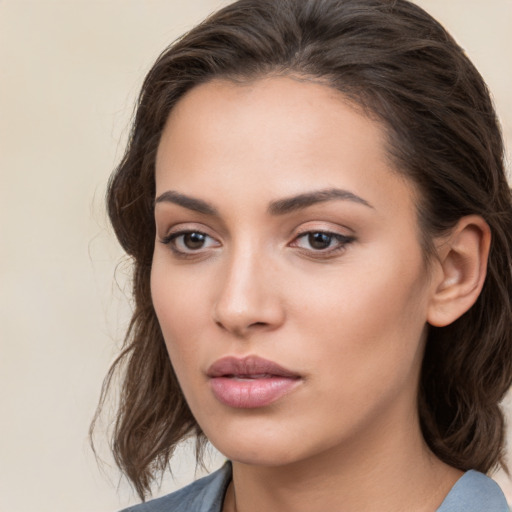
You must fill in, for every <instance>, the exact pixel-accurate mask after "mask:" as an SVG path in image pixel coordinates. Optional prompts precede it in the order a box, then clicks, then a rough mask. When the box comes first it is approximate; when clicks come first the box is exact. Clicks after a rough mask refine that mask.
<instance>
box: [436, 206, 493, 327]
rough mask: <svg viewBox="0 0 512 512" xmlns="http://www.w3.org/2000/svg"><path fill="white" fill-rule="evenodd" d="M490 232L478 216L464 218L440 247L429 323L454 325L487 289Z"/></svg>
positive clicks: (485, 223)
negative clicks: (484, 287)
mask: <svg viewBox="0 0 512 512" xmlns="http://www.w3.org/2000/svg"><path fill="white" fill-rule="evenodd" d="M490 243H491V231H490V229H489V225H488V224H487V222H485V220H484V219H483V218H482V217H480V216H478V215H468V216H466V217H462V218H461V219H460V220H459V222H458V223H457V224H456V226H455V227H454V228H453V230H452V231H451V233H450V235H448V236H447V237H443V239H442V241H441V242H440V243H439V246H438V257H439V260H438V265H439V272H438V273H437V276H438V277H437V279H435V281H434V282H433V283H432V284H433V287H434V288H433V293H432V297H431V300H430V304H429V309H428V316H427V321H428V323H429V324H431V325H433V326H436V327H444V326H446V325H449V324H451V323H452V322H454V321H455V320H457V318H459V317H460V316H462V315H463V314H464V313H465V312H466V311H468V310H469V309H470V308H471V306H473V304H474V303H475V302H476V300H477V299H478V296H479V295H480V292H481V291H482V287H483V285H484V281H485V276H486V273H487V259H488V256H489V247H490Z"/></svg>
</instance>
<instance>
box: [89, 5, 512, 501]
mask: <svg viewBox="0 0 512 512" xmlns="http://www.w3.org/2000/svg"><path fill="white" fill-rule="evenodd" d="M268 74H282V75H287V74H293V75H295V76H297V75H299V76H302V77H305V78H312V79H320V80H322V81H323V82H324V83H326V84H327V85H329V86H330V87H333V88H334V89H337V90H338V91H341V92H342V93H343V94H344V95H345V96H346V97H348V98H349V99H350V100H351V101H352V102H353V103H355V104H357V105H359V106H360V107H362V109H363V110H364V111H365V112H366V113H367V114H368V115H370V116H372V117H373V118H375V119H378V120H379V121H380V122H381V123H382V124H383V126H384V128H385V131H386V133H387V149H388V152H389V155H390V156H391V158H392V159H393V162H394V164H395V167H396V169H398V171H399V172H401V173H403V174H404V175H405V176H407V177H408V179H410V180H412V182H413V183H415V184H416V187H417V189H418V190H419V196H420V199H419V204H418V207H417V208H418V219H419V225H420V227H421V232H422V240H423V246H424V251H425V254H426V256H427V258H428V257H429V255H430V256H431V255H432V254H433V245H432V240H433V238H434V237H435V236H438V235H440V234H442V233H444V232H446V231H447V230H449V229H450V228H452V227H453V226H454V225H455V224H456V223H457V221H458V220H459V219H460V218H461V217H463V216H465V215H469V214H477V215H480V216H482V217H483V218H484V219H485V220H486V222H487V223H488V224H489V226H490V229H491V233H492V243H491V249H490V257H489V263H488V273H487V279H486V282H485V285H484V288H483V290H482V293H481V295H480V297H479V298H478V300H477V302H476V303H475V305H474V306H473V307H472V308H471V309H470V310H469V311H468V312H467V313H466V314H464V315H463V316H462V317H461V318H459V319H458V320H457V321H455V322H454V323H453V324H451V325H449V326H447V327H443V328H433V327H431V328H430V329H429V333H428V339H427V344H426V351H425V355H424V362H423V368H422V374H421V382H420V388H419V397H418V407H419V415H420V421H421V427H422V431H423V435H424V438H425V440H426V442H427V443H428V445H429V447H430V449H431V450H432V451H433V452H434V453H435V454H436V455H437V457H439V458H440V459H441V460H443V461H444V462H446V463H447V464H449V465H451V466H454V467H456V468H459V469H461V470H468V469H477V470H480V471H482V472H488V471H490V470H491V469H493V468H494V467H496V466H497V465H498V464H499V463H501V464H504V460H503V446H504V418H503V413H502V411H501V410H500V406H499V404H500V401H501V400H502V398H503V396H504V393H505V392H506V391H507V390H508V388H509V387H510V384H511V379H512V206H511V192H510V188H509V186H508V184H507V180H506V176H505V172H504V163H503V162H504V150H503V142H502V136H501V133H500V128H499V124H498V122H497V119H496V114H495V111H494V108H493V104H492V101H491V99H490V95H489V92H488V90H487V87H486V84H485V82H484V80H483V79H482V77H481V76H480V74H479V73H478V71H477V70H476V69H475V67H474V66H473V65H472V63H471V62H470V61H469V59H468V58H467V56H466V55H465V53H464V51H463V50H462V49H461V48H460V47H459V46H458V45H457V43H456V42H455V41H454V40H453V38H452V37H451V36H450V35H449V34H448V33H447V32H446V31H445V29H444V28H443V27H442V26H441V25H440V24H439V23H438V22H436V21H435V20H434V19H433V18H432V17H430V16H429V15H428V14H427V13H425V12H424V11H423V10H422V9H421V8H419V7H418V6H416V5H414V4H412V3H410V2H408V1H405V0H239V1H237V2H235V3H233V4H230V5H228V6H227V7H225V8H224V9H222V10H220V11H218V12H217V13H215V14H214V15H212V16H211V17H209V18H207V19H206V20H205V21H204V22H203V23H201V24H200V25H198V26H197V27H196V28H194V29H193V30H191V31H190V32H188V33H187V34H186V35H184V36H183V37H182V38H180V39H179V40H177V41H176V42H175V43H173V44H172V45H171V46H169V47H168V48H167V49H166V50H165V51H164V52H163V53H162V54H161V55H160V57H159V58H158V59H157V61H156V63H155V64H154V66H153V67H152V69H151V70H150V72H149V74H148V75H147V77H146V79H145V81H144V84H143V86H142V91H141V93H140V97H139V99H138V104H137V109H136V115H135V119H134V123H133V126H132V131H131V135H130V139H129V142H128V145H127V148H126V152H125V154H124V157H123V158H122V161H121V163H120V164H119V166H118V167H117V169H116V170H115V172H114V173H113V175H112V177H111V179H110V183H109V188H108V197H107V205H108V213H109V216H110V219H111V222H112V225H113V227H114V229H115V232H116V235H117V237H118V239H119V242H120V243H121V245H122V247H123V248H124V250H125V251H126V252H127V254H128V255H129V256H130V257H131V259H132V261H133V297H134V304H135V306H134V311H133V317H132V319H131V323H130V327H129V329H128V333H127V335H126V339H125V345H124V348H123V351H122V353H121V354H120V356H119V357H118V358H117V359H116V360H115V362H114V363H113V365H112V367H111V368H110V371H109V373H108V375H107V377H106V379H105V382H104V386H103V390H102V396H101V398H100V405H99V409H98V412H97V415H98V413H99V411H100V409H101V406H102V404H104V401H105V397H106V396H107V393H108V391H109V389H110V388H112V387H113V385H112V384H113V376H114V375H115V374H117V372H120V374H121V376H122V381H121V388H120V401H119V407H118V411H117V416H116V422H115V425H114V431H113V440H112V449H113V453H114V456H115V459H116V462H117V463H118V465H119V466H120V468H121V470H122V471H123V472H124V473H125V474H126V475H127V476H128V478H129V479H130V480H131V482H132V483H133V485H134V486H135V488H136V490H137V492H138V494H139V495H140V497H141V498H142V499H145V496H146V495H147V494H149V493H150V490H151V484H152V482H153V480H154V478H155V477H156V475H158V474H159V473H160V471H162V470H164V469H165V468H166V467H167V466H168V464H169V460H170V458H171V456H172V453H173V451H174V449H175V447H176V445H177V444H178V443H179V442H180V441H181V440H182V439H184V438H185V437H187V436H197V437H196V439H197V440H198V443H199V447H201V446H202V445H203V443H204V440H205V438H204V435H203V434H202V432H201V429H200V427H199V426H198V424H197V423H196V421H195V419H194V417H193V416H192V414H191V412H190V410H189V408H188V406H187V403H186V402H185V399H184V397H183V394H182V392H181V390H180V387H179V384H178V382H177V379H176V376H175V374H174V371H173V368H172V366H171V363H170V361H169V357H168V355H167V351H166V348H165V344H164V340H163V337H162V333H161V330H160V327H159V325H158V321H157V318H156V315H155V311H154V309H153V304H152V300H151V293H150V285H149V282H150V272H151V260H152V253H153V245H154V239H155V226H154V218H153V203H154V196H155V178H154V167H155V155H156V151H157V147H158V144H159V141H160V137H161V134H162V131H163V128H164V125H165V123H166V120H167V118H168V116H169V113H170V112H171V110H172V109H173V107H174V106H175V105H176V103H177V102H178V101H179V100H180V98H181V97H182V96H183V95H184V94H185V93H186V92H187V91H189V90H190V89H192V88H193V87H195V86H197V85H198V84H201V83H205V82H208V81H209V80H212V79H214V78H224V79H228V80H233V81H248V80H253V79H255V78H258V77H261V76H265V75H268ZM97 415H96V417H95V418H97ZM93 426H94V422H93Z"/></svg>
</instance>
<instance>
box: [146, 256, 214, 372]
mask: <svg viewBox="0 0 512 512" xmlns="http://www.w3.org/2000/svg"><path fill="white" fill-rule="evenodd" d="M204 292H205V285H204V282H201V281H200V280H199V279H198V278H197V276H196V277H194V276H186V274H184V273H183V272H180V271H179V269H178V270H177V271H175V270H174V271H173V270H170V269H169V268H168V267H167V265H166V264H165V258H162V257H158V256H155V258H154V260H153V267H152V271H151V296H152V299H153V306H154V308H155V312H156V315H157V318H158V322H159V324H160V328H161V329H162V333H163V335H164V339H165V343H166V345H167V351H168V352H169V356H170V357H171V360H172V363H173V366H174V367H175V370H176V371H177V372H179V368H177V366H178V367H179V366H180V365H181V364H183V363H186V362H187V360H188V359H189V357H191V356H192V355H193V354H194V347H195V345H196V343H195V337H196V335H197V330H196V329H195V328H194V326H197V325H198V319H199V318H205V317H206V314H207V308H206V306H205V302H204ZM201 297H202V300H201Z"/></svg>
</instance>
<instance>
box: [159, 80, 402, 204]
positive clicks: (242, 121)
mask: <svg viewBox="0 0 512 512" xmlns="http://www.w3.org/2000/svg"><path fill="white" fill-rule="evenodd" d="M386 140H387V139H386V133H385V131H384V129H383V126H382V124H381V123H379V122H377V121H375V120H374V119H371V118H369V117H368V116H366V115H364V114H363V113H362V112H361V109H357V108H356V107H355V106H354V105H353V103H351V102H349V101H348V100H347V99H346V97H345V96H343V94H341V93H340V92H339V91H337V90H335V89H333V88H331V87H329V86H327V85H324V84H322V83H318V82H314V81H309V80H303V79H300V80H299V79H295V78H292V77H266V78H261V79H258V80H254V81H251V82H248V83H244V84H240V83H233V82H231V81H227V80H214V81H211V82H208V83H206V84H202V85H200V86H197V87H195V88H193V89H192V90H191V91H189V92H188V93H187V94H186V95H185V96H184V97H183V98H181V100H180V101H179V102H178V103H177V105H176V106H175V108H174V109H173V111H172V112H171V115H170V116H169V119H168V122H167V124H166V127H165V129H164V132H163V135H162V139H161V142H160V146H159V149H158V154H157V162H156V179H157V189H158V190H159V191H160V192H161V191H163V190H165V189H168V188H173V189H176V188H180V187H181V188H184V189H186V188H190V189H193V190H194V191H197V190H198V189H202V190H203V191H212V192H213V191H218V192H219V193H221V192H224V193H225V192H226V190H227V188H230V189H232V190H235V189H236V190H237V191H238V193H244V194H249V192H254V193H255V192H256V191H260V192H261V193H263V194H266V195H267V196H269V197H270V196H274V197H279V196H286V195H290V194H294V193H301V192H303V191H304V189H305V188H307V189H311V188H315V189H318V188H330V187H332V186H336V187H342V188H345V189H350V190H351V191H353V192H354V193H356V194H357V195H360V196H362V197H365V194H366V195H367V194H372V195H375V196H377V197H385V196H387V197H390V196H391V197H395V196H397V195H403V194H406V195H407V196H411V194H412V187H411V185H410V184H409V183H406V182H405V180H404V179H403V178H402V176H401V175H400V174H399V173H398V172H397V171H396V170H395V169H394V168H393V165H392V164H391V161H390V158H389V155H388V151H387V149H386V144H387V142H386ZM221 185H222V186H221ZM224 185H226V186H224ZM158 190H157V192H158ZM184 192H189V191H188V190H184ZM409 199H410V197H409Z"/></svg>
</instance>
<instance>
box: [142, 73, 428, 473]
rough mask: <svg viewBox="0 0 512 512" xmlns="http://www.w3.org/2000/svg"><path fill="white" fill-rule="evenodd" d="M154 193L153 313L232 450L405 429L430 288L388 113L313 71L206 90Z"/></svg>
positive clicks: (186, 107) (297, 449)
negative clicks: (368, 110) (388, 135)
mask: <svg viewBox="0 0 512 512" xmlns="http://www.w3.org/2000/svg"><path fill="white" fill-rule="evenodd" d="M156 198H157V199H156V206H155V218H156V228H157V236H156V241H155V251H154V258H153V267H152V275H151V289H152V296H153V302H154V307H155V310H156V313H157V316H158V320H159V322H160V325H161V328H162V332H163V335H164V338H165V342H166V345H167V349H168V352H169V355H170V358H171V361H172V364H173V367H174V369H175V371H176V374H177V377H178V379H179V382H180V385H181V387H182V390H183V393H184V394H185V397H186V399H187V402H188V404H189V406H190V408H191V410H192V413H193V414H194V416H195V418H196V420H197V421H198V423H199V425H200V426H201V428H202V429H203V431H204V432H205V434H206V435H207V437H208V438H209V439H210V441H211V442H212V443H213V444H214V445H215V446H216V447H217V448H218V449H219V450H220V451H221V452H223V453H224V454H225V455H226V456H228V457H229V458H231V459H233V460H235V461H240V462H244V463H248V464H263V465H280V464H286V463H292V462H298V461H303V460H307V459H311V457H315V456H321V455H322V454H324V453H327V452H329V453H331V454H332V453H337V452H339V453H344V452H345V453H347V452H346V451H347V450H350V449H357V447H359V448H360V447H361V446H363V445H364V446H368V445H369V444H373V445H374V444H375V443H377V444H379V443H384V444H385V443H386V442H387V441H389V438H390V436H391V437H392V436H395V437H396V436H403V435H406V434H404V433H406V432H408V431H410V426H411V422H412V423H413V424H414V423H415V422H416V421H417V413H416V407H417V406H416V393H417V383H418V375H419V369H420V366H421V359H422V354H423V347H424V341H425V332H426V320H427V310H428V307H429V300H430V297H431V295H432V287H433V285H432V284H431V280H429V274H428V272H427V269H426V267H425V263H424V258H423V255H422V250H421V247H420V244H419V232H418V231H419V230H418V225H417V218H416V209H415V195H414V190H413V187H412V186H411V184H410V183H408V182H407V180H405V179H404V178H403V177H401V176H400V175H399V174H398V173H396V172H394V171H393V169H392V164H391V163H390V161H389V159H388V157H387V154H386V150H385V141H384V133H383V130H382V127H381V126H380V125H379V124H378V123H376V122H375V121H373V120H370V119H368V118H367V117H365V116H363V115H362V114H361V113H358V112H357V111H356V110H355V109H354V108H353V107H351V106H350V105H349V104H348V102H346V101H345V100H344V97H343V96H342V95H341V94H340V93H338V92H336V91H334V90H332V89H331V88H328V87H327V86H325V85H321V84H318V83H313V82H308V81H298V80H295V79H292V78H286V77H274V78H265V79H261V80H257V81H254V82H251V83H249V84H246V85H240V84H233V83H231V82H228V81H220V80H219V81H213V82H210V83H207V84H204V85H201V86H198V87H196V88H194V89H193V90H192V91H190V92H189V93H188V94H187V95H186V96H185V97H184V98H182V99H181V100H180V102H179V103H178V105H177V106H176V108H175V109H174V110H173V112H172V114H171V116H170V118H169V120H168V123H167V125H166V127H165V130H164V133H163V136H162V140H161V143H160V146H159V150H158V155H157V162H156Z"/></svg>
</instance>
